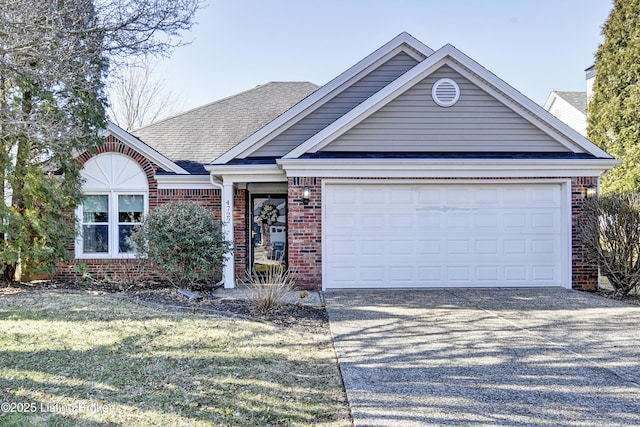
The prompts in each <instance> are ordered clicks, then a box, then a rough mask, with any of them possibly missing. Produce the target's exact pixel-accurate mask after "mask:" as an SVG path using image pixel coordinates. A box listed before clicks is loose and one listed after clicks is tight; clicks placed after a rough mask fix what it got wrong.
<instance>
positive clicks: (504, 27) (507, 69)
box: [158, 0, 612, 109]
mask: <svg viewBox="0 0 640 427" xmlns="http://www.w3.org/2000/svg"><path fill="white" fill-rule="evenodd" d="M611 8H612V0H440V1H435V0H422V1H420V0H386V1H378V0H340V1H337V0H313V1H308V0H297V1H292V0H264V1H258V0H209V2H208V5H207V7H206V8H205V9H203V10H201V11H199V12H198V15H197V21H198V24H197V25H196V26H195V27H194V29H193V31H192V32H190V33H187V34H186V35H185V39H186V40H191V41H192V43H191V44H190V45H189V46H184V47H181V48H179V49H177V50H176V51H175V52H174V53H173V55H172V56H171V58H170V59H167V60H164V61H163V62H162V63H161V64H160V66H159V68H158V71H159V72H160V73H162V77H163V79H164V80H165V84H166V85H167V89H169V90H171V91H172V92H173V93H174V94H176V95H178V96H179V97H180V98H181V99H182V100H184V109H188V108H193V107H197V106H199V105H203V104H205V103H208V102H211V101H215V100H217V99H220V98H223V97H225V96H229V95H233V94H235V93H238V92H241V91H244V90H248V89H251V88H253V87H255V86H257V85H260V84H263V83H267V82H269V81H311V82H313V83H316V84H319V85H322V84H324V83H326V82H328V81H329V80H331V79H332V78H333V77H335V76H337V75H338V74H339V73H341V72H342V71H344V70H346V69H347V68H348V67H350V66H351V65H353V64H355V63H356V62H358V61H359V60H360V59H362V58H363V57H365V56H366V55H368V54H369V53H371V52H373V51H374V50H375V49H377V48H378V47H380V46H381V45H383V44H384V43H386V42H387V41H389V40H391V39H392V38H393V37H395V36H396V35H398V34H399V33H401V32H402V31H406V32H408V33H409V34H411V35H412V36H414V37H416V38H417V39H418V40H420V41H422V42H423V43H425V44H426V45H427V46H429V47H431V48H432V49H435V50H437V49H438V48H440V47H442V46H443V45H445V44H447V43H450V44H452V45H454V46H455V47H456V48H458V49H459V50H461V51H462V52H464V53H465V54H467V55H468V56H470V57H471V58H473V59H474V60H476V61H478V62H479V63H480V64H482V65H483V66H484V67H486V68H487V69H489V70H490V71H492V72H493V73H494V74H496V75H498V77H500V78H502V79H503V80H505V81H506V82H507V83H509V84H511V85H512V86H514V87H515V88H516V89H518V90H519V91H520V92H522V93H523V94H525V95H526V96H528V97H529V98H531V99H532V100H533V101H535V102H537V103H539V104H543V103H544V101H545V100H546V98H547V96H548V94H549V92H550V91H551V90H553V89H556V90H585V80H584V69H585V68H587V67H588V66H590V65H591V64H592V63H593V59H594V54H595V52H596V49H597V48H598V45H599V44H600V43H602V41H603V38H602V36H601V34H600V32H601V28H602V25H603V24H604V22H605V20H606V18H607V16H608V15H609V12H610V10H611Z"/></svg>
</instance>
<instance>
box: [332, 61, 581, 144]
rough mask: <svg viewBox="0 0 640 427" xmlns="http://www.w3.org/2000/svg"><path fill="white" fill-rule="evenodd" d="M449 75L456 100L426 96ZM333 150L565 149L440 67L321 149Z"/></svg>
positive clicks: (471, 85) (448, 69)
mask: <svg viewBox="0 0 640 427" xmlns="http://www.w3.org/2000/svg"><path fill="white" fill-rule="evenodd" d="M441 78H452V79H454V80H455V81H456V82H457V83H458V85H459V86H460V99H459V100H458V102H457V103H456V104H455V105H454V106H452V107H448V108H443V107H440V106H438V105H437V104H436V103H435V102H434V101H433V99H432V98H431V88H432V86H433V84H434V83H435V82H436V81H437V80H438V79H441ZM323 151H337V152H391V151H393V152H398V151H403V152H452V151H456V152H568V151H569V150H568V149H567V148H566V147H564V146H562V145H561V144H560V143H558V142H557V141H555V140H554V139H553V138H551V137H550V136H549V135H547V134H545V133H544V132H542V131H541V130H540V129H538V128H537V127H535V126H534V125H533V124H531V123H529V121H527V120H526V119H524V118H523V117H521V116H520V115H518V114H517V113H516V112H514V111H513V110H511V109H510V108H508V107H506V106H505V105H504V104H502V103H500V102H499V101H497V100H496V99H495V98H493V97H492V96H491V95H489V94H488V93H486V92H485V91H483V90H482V89H480V88H479V87H477V86H476V85H475V84H473V83H472V82H470V81H469V80H467V79H465V78H464V77H462V76H461V75H460V74H458V73H456V72H455V71H454V70H453V69H451V68H450V67H447V66H444V67H442V68H440V69H439V70H437V71H436V72H435V73H433V74H431V75H430V76H429V77H427V78H426V79H424V80H423V81H421V82H420V83H418V84H417V85H415V86H414V87H412V88H411V89H409V90H408V91H407V92H405V93H404V94H402V95H400V96H399V97H398V98H396V99H395V100H393V101H391V102H390V103H389V104H387V105H386V106H384V107H383V108H381V109H380V110H379V111H377V112H376V113H374V114H373V115H371V116H370V117H368V118H367V119H365V120H364V121H363V122H362V123H360V124H358V125H356V126H355V127H354V128H353V129H350V130H349V131H348V132H346V133H345V134H344V135H342V136H341V137H339V138H338V139H336V140H335V141H334V142H332V143H331V144H329V145H328V146H326V147H325V148H323Z"/></svg>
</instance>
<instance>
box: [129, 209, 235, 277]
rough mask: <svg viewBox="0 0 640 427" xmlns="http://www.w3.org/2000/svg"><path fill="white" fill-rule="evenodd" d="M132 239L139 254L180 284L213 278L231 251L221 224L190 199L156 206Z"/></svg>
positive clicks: (218, 272) (218, 273) (217, 274)
mask: <svg viewBox="0 0 640 427" xmlns="http://www.w3.org/2000/svg"><path fill="white" fill-rule="evenodd" d="M132 240H133V242H134V243H135V245H136V247H137V249H138V255H139V256H142V257H146V258H148V259H149V261H151V262H153V263H154V264H155V265H156V266H157V267H159V268H160V269H161V270H162V271H164V272H165V273H166V277H167V279H168V280H169V281H170V282H171V283H172V284H174V285H176V286H179V287H189V286H192V285H194V284H195V283H196V282H203V281H212V280H214V278H215V277H216V276H219V275H220V271H221V269H222V262H223V260H224V257H225V256H226V255H227V254H228V253H229V252H230V251H231V243H230V242H228V241H226V240H225V239H224V236H223V234H222V223H221V222H220V221H217V220H214V219H213V215H212V213H211V212H210V211H208V210H207V209H205V208H204V207H202V206H200V205H197V204H195V203H188V202H172V203H168V204H166V205H162V206H159V207H157V208H155V209H153V210H152V211H151V212H150V213H149V216H148V217H147V218H146V220H145V221H144V223H143V224H142V226H141V227H140V228H138V230H137V231H136V232H135V233H134V234H133V236H132Z"/></svg>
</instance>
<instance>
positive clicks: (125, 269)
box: [56, 135, 246, 280]
mask: <svg viewBox="0 0 640 427" xmlns="http://www.w3.org/2000/svg"><path fill="white" fill-rule="evenodd" d="M102 153H120V154H123V155H126V156H128V157H130V158H131V159H133V160H135V161H136V162H137V163H138V164H139V165H140V166H141V167H142V169H143V170H144V172H145V173H146V175H147V181H148V184H149V209H153V208H154V207H157V206H159V205H162V204H165V203H169V202H176V201H189V202H194V203H197V204H199V205H201V206H203V207H205V208H207V209H209V210H210V211H211V212H212V214H213V217H214V218H215V219H218V220H219V219H220V218H221V216H222V214H221V199H220V190H218V189H158V183H157V181H156V179H155V173H156V170H157V166H156V165H154V164H153V163H151V162H150V161H149V160H148V159H147V158H146V157H145V156H143V155H142V154H140V153H138V152H137V151H135V150H133V149H132V148H130V147H129V146H127V145H125V144H123V143H122V142H121V141H119V140H118V139H117V138H115V137H114V136H112V135H109V136H108V137H107V138H106V142H105V144H104V145H102V146H101V147H99V148H98V149H97V151H96V153H93V154H91V153H89V152H85V153H83V154H82V155H80V156H79V157H78V161H79V162H80V163H81V164H85V163H86V162H87V161H88V160H89V159H91V158H92V157H93V156H96V155H98V154H102ZM243 197H244V196H241V197H240V201H239V202H238V196H237V195H236V202H237V203H240V204H241V205H242V203H244V202H243V200H244V198H243ZM242 206H244V205H242ZM236 227H238V228H237V229H236V237H237V238H238V240H239V241H240V242H244V243H246V226H245V227H240V226H238V225H236ZM243 239H244V241H243ZM69 250H70V256H71V259H72V261H71V262H70V263H68V264H66V265H62V266H61V267H60V271H59V272H58V274H57V275H56V278H57V279H61V280H73V279H77V278H78V277H79V276H81V275H82V273H88V274H90V275H91V276H92V277H94V278H96V279H101V278H123V277H125V276H132V275H140V276H141V277H152V278H158V277H159V276H158V275H157V274H156V273H155V272H152V271H148V269H147V271H144V270H143V271H141V268H140V266H139V264H140V263H139V262H138V260H136V259H74V254H75V248H74V247H73V246H72V247H70V248H69ZM239 252H240V255H241V256H242V253H243V251H239ZM244 253H245V255H244V256H245V258H244V260H245V261H244V262H246V249H245V250H244ZM241 272H242V273H243V272H244V270H241ZM243 274H244V273H243Z"/></svg>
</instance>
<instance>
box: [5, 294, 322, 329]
mask: <svg viewBox="0 0 640 427" xmlns="http://www.w3.org/2000/svg"><path fill="white" fill-rule="evenodd" d="M35 290H68V291H82V292H104V293H109V294H114V295H116V296H119V297H124V298H127V299H130V300H132V301H134V302H137V303H140V304H145V305H153V306H161V307H164V308H167V309H181V310H199V311H204V312H210V313H214V314H218V315H224V316H230V317H241V318H246V319H249V318H250V319H255V320H259V321H265V322H269V323H273V324H276V325H278V326H282V327H286V328H293V329H296V330H303V331H308V332H315V331H321V330H322V331H324V330H327V328H328V327H329V323H328V317H327V312H326V310H325V309H324V307H313V306H309V305H305V304H303V303H302V302H299V303H296V304H281V305H279V306H277V307H276V308H274V310H273V311H271V312H270V313H269V314H268V315H263V314H260V313H258V312H256V311H255V310H254V308H253V301H251V299H249V298H235V297H234V298H231V297H226V296H223V295H221V292H219V291H216V290H211V289H207V288H200V289H195V291H196V292H197V293H198V294H199V295H201V296H202V298H200V299H193V298H188V297H186V296H184V295H183V294H181V293H180V292H179V291H178V289H177V288H176V287H174V286H170V285H154V286H132V287H122V286H120V285H118V284H115V283H109V282H99V281H93V282H87V283H78V282H55V281H42V282H32V283H6V282H5V283H0V295H1V294H12V293H18V292H27V291H35Z"/></svg>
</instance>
